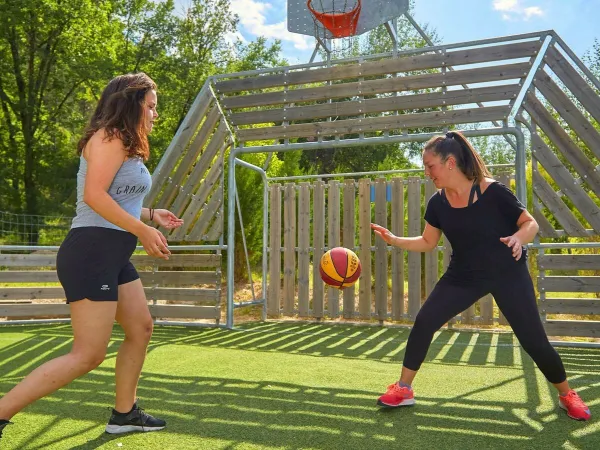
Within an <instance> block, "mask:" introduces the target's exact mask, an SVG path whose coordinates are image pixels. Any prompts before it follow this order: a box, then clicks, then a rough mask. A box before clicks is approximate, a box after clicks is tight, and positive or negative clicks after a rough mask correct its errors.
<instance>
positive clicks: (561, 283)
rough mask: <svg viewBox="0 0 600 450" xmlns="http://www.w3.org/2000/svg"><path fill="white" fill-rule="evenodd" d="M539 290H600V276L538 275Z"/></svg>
mask: <svg viewBox="0 0 600 450" xmlns="http://www.w3.org/2000/svg"><path fill="white" fill-rule="evenodd" d="M538 290H539V291H540V292H542V291H543V292H600V277H597V276H596V277H593V276H589V277H577V276H543V277H538Z"/></svg>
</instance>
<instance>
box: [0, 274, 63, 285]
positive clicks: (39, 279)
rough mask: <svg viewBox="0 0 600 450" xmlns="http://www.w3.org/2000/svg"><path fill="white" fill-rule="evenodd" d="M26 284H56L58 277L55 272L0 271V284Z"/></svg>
mask: <svg viewBox="0 0 600 450" xmlns="http://www.w3.org/2000/svg"><path fill="white" fill-rule="evenodd" d="M28 282H30V283H58V275H57V274H56V271H55V270H0V283H28ZM0 289H2V288H1V287H0Z"/></svg>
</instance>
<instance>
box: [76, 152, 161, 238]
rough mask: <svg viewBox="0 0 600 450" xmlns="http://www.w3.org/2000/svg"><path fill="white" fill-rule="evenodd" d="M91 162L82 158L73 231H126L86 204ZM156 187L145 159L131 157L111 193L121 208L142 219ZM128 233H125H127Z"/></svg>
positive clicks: (114, 180)
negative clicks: (148, 197)
mask: <svg viewBox="0 0 600 450" xmlns="http://www.w3.org/2000/svg"><path fill="white" fill-rule="evenodd" d="M87 167H88V165H87V161H86V159H85V158H84V157H83V156H80V157H79V172H77V210H76V215H75V218H74V219H73V223H72V224H71V228H80V227H104V228H113V229H115V230H123V229H122V228H120V227H118V226H116V225H115V224H114V223H112V222H109V221H108V220H106V219H105V218H103V217H102V216H101V215H100V214H98V213H97V212H96V211H94V210H93V209H92V208H90V207H89V206H88V205H87V203H85V202H84V201H83V188H84V186H85V177H86V175H87ZM151 186H152V177H151V176H150V173H149V172H148V169H147V168H146V166H145V165H144V162H143V161H142V159H141V158H129V159H127V160H126V161H125V162H123V164H122V165H121V167H120V168H119V170H118V172H117V173H116V175H115V178H114V179H113V181H112V183H111V185H110V187H109V188H108V194H109V195H110V196H111V197H112V199H113V200H114V201H116V202H117V203H118V205H119V206H120V207H121V208H123V209H124V210H125V211H127V212H128V213H129V214H131V215H132V216H133V217H135V218H136V219H139V218H140V216H141V214H142V202H143V200H144V197H145V196H146V194H147V193H148V192H149V191H150V187H151ZM123 231H124V230H123Z"/></svg>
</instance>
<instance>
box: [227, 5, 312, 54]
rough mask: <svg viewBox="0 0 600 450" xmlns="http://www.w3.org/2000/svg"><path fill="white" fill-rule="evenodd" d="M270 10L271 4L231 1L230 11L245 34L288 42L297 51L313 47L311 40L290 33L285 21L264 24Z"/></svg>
mask: <svg viewBox="0 0 600 450" xmlns="http://www.w3.org/2000/svg"><path fill="white" fill-rule="evenodd" d="M272 8H273V5H272V4H271V3H266V2H265V3H263V2H260V1H257V0H231V10H232V11H233V12H235V13H237V14H238V16H239V18H240V25H241V27H242V28H243V30H244V31H245V32H246V33H249V34H252V35H254V36H264V37H266V38H269V39H280V40H282V41H288V42H291V43H292V44H293V45H294V47H295V48H297V49H298V50H308V49H311V48H313V47H314V42H313V39H312V38H310V37H308V36H304V35H301V34H296V33H290V32H289V31H288V30H287V22H286V21H285V20H283V21H281V22H278V23H266V22H267V12H268V10H270V9H272Z"/></svg>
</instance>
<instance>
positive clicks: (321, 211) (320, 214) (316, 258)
mask: <svg viewBox="0 0 600 450" xmlns="http://www.w3.org/2000/svg"><path fill="white" fill-rule="evenodd" d="M313 247H314V253H313V301H312V303H313V317H314V318H316V319H321V318H322V317H323V315H324V309H325V305H324V301H323V297H324V284H323V280H321V275H320V273H319V264H320V262H321V257H322V256H323V253H324V249H325V183H323V182H322V181H320V180H319V181H315V183H314V188H313Z"/></svg>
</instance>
